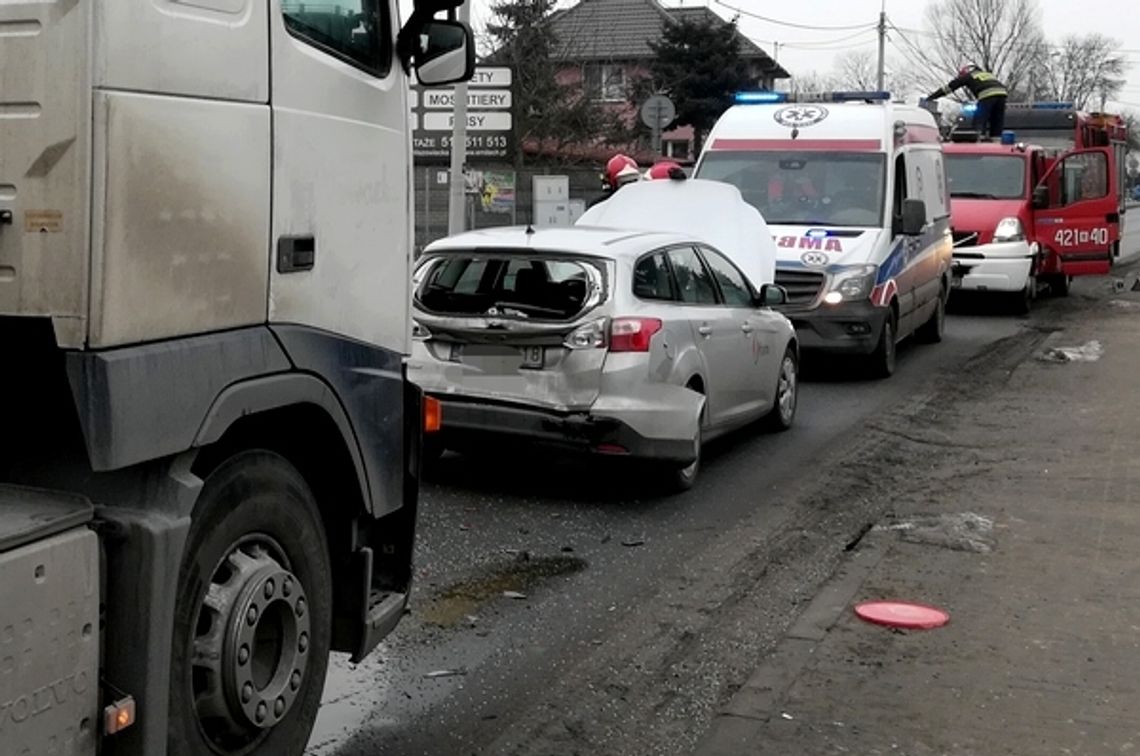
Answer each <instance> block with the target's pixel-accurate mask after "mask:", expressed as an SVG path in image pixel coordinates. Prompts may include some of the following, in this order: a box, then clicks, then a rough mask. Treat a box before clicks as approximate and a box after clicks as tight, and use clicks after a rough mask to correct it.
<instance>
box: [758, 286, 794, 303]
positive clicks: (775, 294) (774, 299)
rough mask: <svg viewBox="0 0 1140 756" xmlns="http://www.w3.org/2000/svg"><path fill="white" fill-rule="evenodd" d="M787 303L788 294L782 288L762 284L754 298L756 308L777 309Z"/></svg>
mask: <svg viewBox="0 0 1140 756" xmlns="http://www.w3.org/2000/svg"><path fill="white" fill-rule="evenodd" d="M787 303H788V292H787V290H786V289H784V287H783V286H777V285H776V284H764V285H763V286H761V287H760V294H759V295H757V297H756V306H757V307H779V306H780V305H783V304H787Z"/></svg>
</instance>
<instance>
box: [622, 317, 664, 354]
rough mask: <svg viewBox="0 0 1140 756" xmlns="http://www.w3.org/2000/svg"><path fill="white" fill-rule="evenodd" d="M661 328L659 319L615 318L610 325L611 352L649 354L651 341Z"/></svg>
mask: <svg viewBox="0 0 1140 756" xmlns="http://www.w3.org/2000/svg"><path fill="white" fill-rule="evenodd" d="M661 326H662V323H661V321H660V320H658V319H657V318H614V319H613V322H612V323H610V351H611V352H648V351H649V341H650V340H651V339H652V338H653V334H655V333H657V332H658V331H660V330H661Z"/></svg>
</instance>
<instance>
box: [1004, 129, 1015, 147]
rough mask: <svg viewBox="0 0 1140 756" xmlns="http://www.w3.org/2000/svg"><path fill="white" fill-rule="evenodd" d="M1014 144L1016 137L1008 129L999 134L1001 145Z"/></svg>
mask: <svg viewBox="0 0 1140 756" xmlns="http://www.w3.org/2000/svg"><path fill="white" fill-rule="evenodd" d="M1016 142H1017V135H1016V134H1014V133H1013V132H1012V131H1010V130H1009V129H1005V130H1003V131H1002V132H1001V143H1002V144H1006V145H1012V144H1015V143H1016Z"/></svg>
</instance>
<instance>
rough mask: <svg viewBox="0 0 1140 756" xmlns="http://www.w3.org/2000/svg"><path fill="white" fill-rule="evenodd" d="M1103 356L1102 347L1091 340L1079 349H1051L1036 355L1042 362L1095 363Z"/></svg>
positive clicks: (1097, 342)
mask: <svg viewBox="0 0 1140 756" xmlns="http://www.w3.org/2000/svg"><path fill="white" fill-rule="evenodd" d="M1103 355H1104V347H1103V346H1101V344H1100V342H1099V341H1097V340H1095V339H1094V340H1092V341H1089V342H1086V343H1084V344H1082V345H1081V346H1079V347H1053V348H1052V349H1046V350H1045V351H1044V352H1042V353H1041V354H1039V355H1037V359H1039V360H1041V361H1042V362H1096V361H1097V360H1099V359H1100V358H1101V357H1102V356H1103Z"/></svg>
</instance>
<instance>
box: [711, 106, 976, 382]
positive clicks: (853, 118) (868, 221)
mask: <svg viewBox="0 0 1140 756" xmlns="http://www.w3.org/2000/svg"><path fill="white" fill-rule="evenodd" d="M693 175H694V177H696V178H702V179H712V180H718V181H726V182H728V183H730V184H733V185H734V186H736V187H737V188H738V189H739V190H740V192H741V194H742V195H743V196H744V198H745V199H746V200H747V201H748V202H750V203H751V204H752V205H753V206H755V207H756V208H757V209H758V210H759V211H760V213H761V215H763V216H764V219H765V221H766V222H767V224H768V226H769V228H770V229H771V231H772V234H773V236H774V238H775V242H776V247H777V252H778V255H777V258H776V275H775V282H776V283H777V284H778V285H780V286H782V287H783V288H784V289H785V291H786V292H787V304H786V305H785V306H784V307H783V311H784V313H785V314H786V315H787V316H788V318H789V319H791V321H792V323H793V324H794V325H795V327H796V331H797V333H798V335H799V338H800V343H801V345H802V348H803V350H804V351H805V352H808V351H816V352H826V353H832V354H841V355H853V356H856V357H858V358H859V359H860V360H861V361H862V362H863V363H864V364H865V365H866V367H867V368H868V369H869V370H870V372H871V373H872V374H874V375H877V376H878V377H884V378H885V377H888V376H890V375H891V374H893V373H894V371H895V349H896V345H897V344H898V343H899V342H900V341H902V340H903V339H906V338H908V337H912V336H913V337H915V338H916V339H918V340H921V341H924V342H931V343H933V342H938V341H941V340H942V333H943V328H944V324H945V315H946V301H947V299H948V297H949V293H950V285H951V275H950V270H951V263H952V260H951V254H952V248H953V241H952V238H951V232H950V194H949V190H948V185H947V181H946V170H945V165H944V163H943V155H942V145H941V141H940V134H939V131H938V127H937V124H936V122H935V120H934V117H933V116H932V115H931V114H930V113H929V112H928V111H927V110H925V109H923V108H920V107H915V106H908V105H904V104H901V103H895V102H892V101H891V99H890V94H889V93H887V92H832V93H826V94H820V95H808V96H803V95H801V96H798V97H793V96H792V95H789V94H786V93H782V92H742V93H738V94H737V95H736V104H734V105H733V106H732V107H731V108H729V109H728V110H727V111H726V112H725V113H724V115H722V116H721V117H720V119H719V120H718V121H717V123H716V125H715V126H714V127H713V129H712V131H711V132H710V133H709V136H708V138H707V140H706V142H705V146H704V148H703V149H702V151H701V155H700V157H699V158H698V161H697V165H696V167H695V169H694V173H693Z"/></svg>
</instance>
